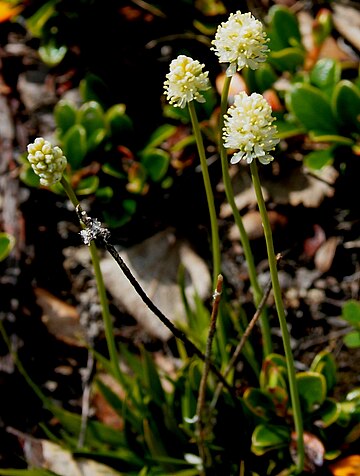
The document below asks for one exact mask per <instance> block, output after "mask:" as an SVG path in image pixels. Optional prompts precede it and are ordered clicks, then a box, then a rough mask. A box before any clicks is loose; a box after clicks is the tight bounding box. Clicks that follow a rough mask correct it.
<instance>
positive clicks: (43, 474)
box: [0, 468, 58, 476]
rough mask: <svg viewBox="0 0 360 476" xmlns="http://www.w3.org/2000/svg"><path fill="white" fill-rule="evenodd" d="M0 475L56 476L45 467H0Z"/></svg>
mask: <svg viewBox="0 0 360 476" xmlns="http://www.w3.org/2000/svg"><path fill="white" fill-rule="evenodd" d="M0 475H1V476H58V475H57V473H53V472H52V471H49V470H47V469H41V468H32V469H0Z"/></svg>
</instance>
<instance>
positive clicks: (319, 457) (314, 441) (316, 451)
mask: <svg viewBox="0 0 360 476" xmlns="http://www.w3.org/2000/svg"><path fill="white" fill-rule="evenodd" d="M291 437H292V443H291V447H290V450H291V453H292V454H293V455H294V457H295V458H296V433H292V435H291ZM304 446H305V469H306V470H307V471H311V472H312V473H313V472H314V470H315V469H316V468H319V467H321V466H323V464H324V455H325V448H324V445H323V443H322V442H321V440H319V438H318V437H317V436H315V435H314V434H312V433H309V432H308V431H304Z"/></svg>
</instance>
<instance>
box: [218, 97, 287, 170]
mask: <svg viewBox="0 0 360 476" xmlns="http://www.w3.org/2000/svg"><path fill="white" fill-rule="evenodd" d="M224 119H225V127H224V129H223V132H224V133H223V139H224V146H225V147H227V148H229V149H238V150H239V152H237V153H235V154H234V155H233V157H232V158H231V160H230V162H231V163H232V164H236V163H237V162H239V161H240V160H241V159H244V160H246V162H247V163H248V164H250V163H251V162H252V160H253V159H254V158H256V157H257V158H258V159H259V161H260V162H261V163H262V164H268V163H269V162H271V161H272V160H273V159H274V157H272V155H270V154H269V152H270V151H271V150H274V148H275V146H276V144H278V143H279V139H278V138H276V137H275V136H276V133H277V129H276V127H275V126H273V125H272V123H273V121H274V120H275V118H274V117H272V115H271V107H270V105H269V103H268V102H267V101H266V99H264V97H263V96H262V95H261V94H257V93H253V94H251V96H248V95H247V94H246V93H245V92H241V93H240V94H237V95H236V96H235V100H234V104H233V105H232V106H231V107H230V108H229V109H228V112H227V115H226V116H225V117H224Z"/></svg>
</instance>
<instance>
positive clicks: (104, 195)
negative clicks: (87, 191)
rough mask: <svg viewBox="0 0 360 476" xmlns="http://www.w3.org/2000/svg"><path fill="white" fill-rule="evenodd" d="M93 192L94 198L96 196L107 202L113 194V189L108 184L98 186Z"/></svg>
mask: <svg viewBox="0 0 360 476" xmlns="http://www.w3.org/2000/svg"><path fill="white" fill-rule="evenodd" d="M95 194H96V198H98V199H99V200H101V201H102V202H103V203H104V202H108V201H109V200H110V199H111V198H112V197H113V196H114V191H113V189H112V188H111V187H109V186H106V187H99V188H98V189H97V190H96V192H95Z"/></svg>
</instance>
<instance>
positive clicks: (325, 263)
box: [314, 236, 340, 273]
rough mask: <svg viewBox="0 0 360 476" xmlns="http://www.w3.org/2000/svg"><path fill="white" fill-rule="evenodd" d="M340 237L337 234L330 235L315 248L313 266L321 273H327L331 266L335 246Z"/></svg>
mask: <svg viewBox="0 0 360 476" xmlns="http://www.w3.org/2000/svg"><path fill="white" fill-rule="evenodd" d="M339 241H340V238H339V237H338V236H331V237H330V238H329V239H328V240H326V241H325V243H323V244H322V245H321V246H320V248H319V249H318V250H317V252H316V254H315V258H314V263H315V267H316V269H317V270H319V271H321V272H322V273H327V272H328V271H329V269H330V268H331V265H332V263H333V261H334V256H335V253H336V248H337V246H338V244H339Z"/></svg>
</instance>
